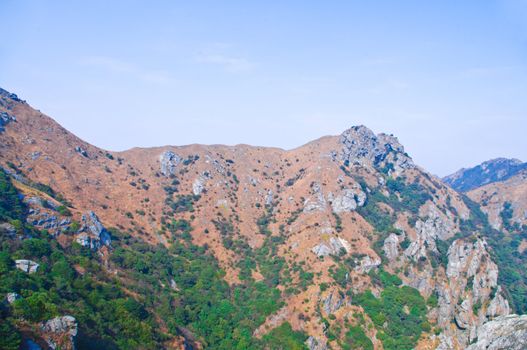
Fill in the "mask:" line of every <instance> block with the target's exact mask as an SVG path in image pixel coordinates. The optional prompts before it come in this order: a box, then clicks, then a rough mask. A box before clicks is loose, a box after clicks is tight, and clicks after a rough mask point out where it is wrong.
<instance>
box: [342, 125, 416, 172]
mask: <svg viewBox="0 0 527 350" xmlns="http://www.w3.org/2000/svg"><path fill="white" fill-rule="evenodd" d="M340 143H341V144H342V153H341V159H342V160H344V161H346V162H349V163H350V164H357V165H361V166H374V167H378V168H379V167H383V166H386V165H388V164H391V166H392V168H393V169H389V173H391V172H393V171H395V172H399V171H401V170H403V169H409V168H414V167H415V165H414V163H413V161H412V159H411V158H410V157H409V156H408V155H407V154H406V153H405V152H404V148H403V146H402V145H401V144H400V143H399V141H398V140H397V138H396V137H394V136H391V135H386V134H379V135H377V136H376V135H375V134H374V133H373V132H372V131H371V130H370V129H368V128H367V127H365V126H362V125H361V126H354V127H352V128H350V129H348V130H346V131H345V132H344V133H342V135H341V136H340Z"/></svg>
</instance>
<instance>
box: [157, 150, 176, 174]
mask: <svg viewBox="0 0 527 350" xmlns="http://www.w3.org/2000/svg"><path fill="white" fill-rule="evenodd" d="M159 161H160V162H161V173H162V174H163V175H165V176H170V175H174V174H175V172H176V167H177V166H178V165H179V163H181V157H180V156H178V155H177V154H175V153H174V152H172V151H165V152H163V154H161V155H160V156H159Z"/></svg>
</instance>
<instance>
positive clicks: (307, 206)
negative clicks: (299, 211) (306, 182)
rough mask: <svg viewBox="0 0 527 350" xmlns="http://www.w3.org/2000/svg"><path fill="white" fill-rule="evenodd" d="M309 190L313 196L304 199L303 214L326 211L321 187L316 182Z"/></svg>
mask: <svg viewBox="0 0 527 350" xmlns="http://www.w3.org/2000/svg"><path fill="white" fill-rule="evenodd" d="M311 190H312V193H313V196H312V197H311V198H308V199H306V201H305V202H304V213H312V212H315V211H324V210H326V205H327V203H326V198H325V197H324V193H323V192H322V187H321V186H320V184H319V183H318V182H314V183H312V184H311Z"/></svg>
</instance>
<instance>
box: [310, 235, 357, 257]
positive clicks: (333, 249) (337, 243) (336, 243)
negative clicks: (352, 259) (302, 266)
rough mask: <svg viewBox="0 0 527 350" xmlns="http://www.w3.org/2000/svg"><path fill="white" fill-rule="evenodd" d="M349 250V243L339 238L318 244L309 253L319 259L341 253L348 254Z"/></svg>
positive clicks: (332, 238)
mask: <svg viewBox="0 0 527 350" xmlns="http://www.w3.org/2000/svg"><path fill="white" fill-rule="evenodd" d="M350 250H351V247H350V244H349V242H348V241H346V240H345V239H344V238H340V237H331V238H330V239H329V242H324V243H320V244H318V245H316V246H314V247H313V248H312V249H311V251H312V252H313V253H315V254H316V255H317V256H319V257H320V256H327V255H340V254H341V252H344V253H348V252H349V251H350Z"/></svg>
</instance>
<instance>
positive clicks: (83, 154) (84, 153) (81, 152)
mask: <svg viewBox="0 0 527 350" xmlns="http://www.w3.org/2000/svg"><path fill="white" fill-rule="evenodd" d="M75 152H77V153H78V154H80V155H81V156H83V157H85V158H89V157H88V151H86V150H85V149H84V148H82V147H81V146H77V147H75Z"/></svg>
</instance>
